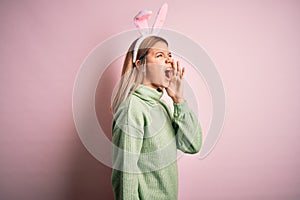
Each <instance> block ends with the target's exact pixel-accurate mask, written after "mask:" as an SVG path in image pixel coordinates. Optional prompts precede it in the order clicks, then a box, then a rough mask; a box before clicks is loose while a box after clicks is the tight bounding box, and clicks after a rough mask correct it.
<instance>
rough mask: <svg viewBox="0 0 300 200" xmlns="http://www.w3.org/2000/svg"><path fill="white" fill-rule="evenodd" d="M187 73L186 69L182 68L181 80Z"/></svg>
mask: <svg viewBox="0 0 300 200" xmlns="http://www.w3.org/2000/svg"><path fill="white" fill-rule="evenodd" d="M184 72H185V67H183V68H182V73H181V78H183V76H184Z"/></svg>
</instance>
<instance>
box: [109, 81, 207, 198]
mask: <svg viewBox="0 0 300 200" xmlns="http://www.w3.org/2000/svg"><path fill="white" fill-rule="evenodd" d="M162 95H163V94H162V92H159V91H157V90H155V89H153V88H151V87H148V86H144V85H139V87H138V88H137V90H136V91H135V92H134V93H133V94H132V95H130V96H129V97H128V98H127V99H126V100H125V101H124V102H122V103H121V105H120V106H119V108H118V110H117V112H116V114H115V115H114V120H113V125H112V130H113V137H112V142H113V144H114V148H113V168H114V169H113V172H112V176H111V180H112V186H113V191H114V195H115V199H117V200H119V199H124V200H138V199H139V200H144V199H146V200H163V199H166V200H177V197H178V171H177V160H176V159H177V149H179V150H181V151H182V152H184V153H190V154H194V153H197V152H199V150H200V148H201V144H202V132H201V127H200V125H199V123H198V120H197V117H196V116H195V115H194V113H193V112H192V111H191V110H190V108H189V106H188V104H187V102H184V103H181V104H175V103H174V104H173V106H174V113H173V114H172V113H171V110H170V108H169V107H168V105H167V104H166V103H165V102H164V101H163V100H161V96H162Z"/></svg>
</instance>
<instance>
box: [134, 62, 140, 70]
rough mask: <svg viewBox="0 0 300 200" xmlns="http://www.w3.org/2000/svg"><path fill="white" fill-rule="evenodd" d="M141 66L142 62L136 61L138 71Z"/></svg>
mask: <svg viewBox="0 0 300 200" xmlns="http://www.w3.org/2000/svg"><path fill="white" fill-rule="evenodd" d="M140 64H141V61H140V60H136V61H135V67H136V68H137V69H139V67H140Z"/></svg>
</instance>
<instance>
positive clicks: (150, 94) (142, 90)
mask: <svg viewBox="0 0 300 200" xmlns="http://www.w3.org/2000/svg"><path fill="white" fill-rule="evenodd" d="M133 94H134V95H135V96H137V97H139V98H141V99H143V100H146V101H159V100H160V98H161V97H162V95H163V92H162V91H158V90H156V89H154V88H151V87H149V86H145V85H142V84H140V85H139V86H138V88H137V89H136V90H135V92H134V93H133Z"/></svg>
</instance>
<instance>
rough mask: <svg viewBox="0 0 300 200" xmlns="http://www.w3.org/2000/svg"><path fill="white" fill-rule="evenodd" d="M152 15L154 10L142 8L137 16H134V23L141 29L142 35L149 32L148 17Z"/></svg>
mask: <svg viewBox="0 0 300 200" xmlns="http://www.w3.org/2000/svg"><path fill="white" fill-rule="evenodd" d="M151 15H152V11H150V10H141V11H140V12H139V13H138V14H137V15H136V16H135V17H134V24H135V26H136V27H137V28H138V29H139V31H140V33H141V34H142V35H145V34H148V33H149V25H148V19H150V17H151Z"/></svg>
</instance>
